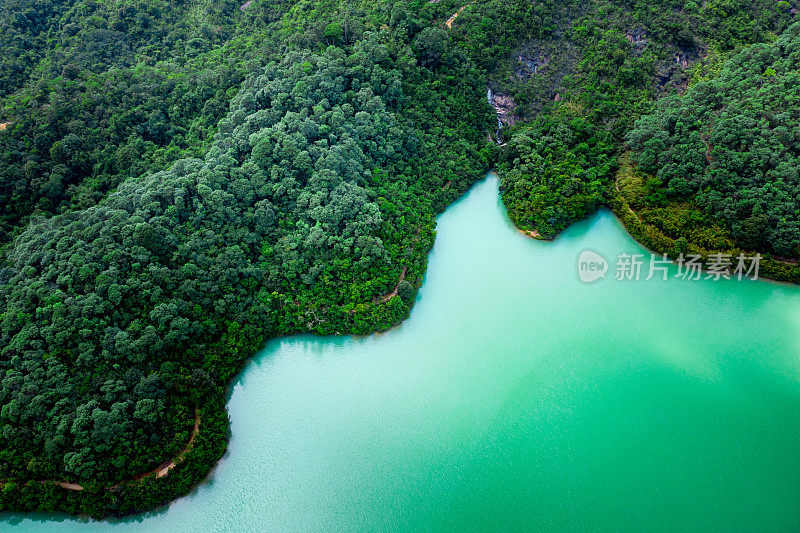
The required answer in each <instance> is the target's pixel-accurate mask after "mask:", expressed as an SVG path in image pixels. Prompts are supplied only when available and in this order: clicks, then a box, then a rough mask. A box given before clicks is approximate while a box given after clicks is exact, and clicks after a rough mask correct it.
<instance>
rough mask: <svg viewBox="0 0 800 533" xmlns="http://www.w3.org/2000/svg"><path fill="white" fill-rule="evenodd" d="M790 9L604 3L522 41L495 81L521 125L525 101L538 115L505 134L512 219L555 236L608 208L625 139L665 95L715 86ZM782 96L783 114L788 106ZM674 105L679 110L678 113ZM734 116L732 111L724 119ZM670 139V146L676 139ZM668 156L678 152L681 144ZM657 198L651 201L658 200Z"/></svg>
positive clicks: (761, 4) (782, 23) (778, 5)
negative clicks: (733, 59)
mask: <svg viewBox="0 0 800 533" xmlns="http://www.w3.org/2000/svg"><path fill="white" fill-rule="evenodd" d="M795 13H796V8H795V7H793V6H792V5H790V4H789V3H788V2H765V1H757V2H743V1H740V2H725V3H720V2H703V3H702V5H700V4H697V3H695V2H669V1H648V2H636V3H628V2H619V3H618V2H610V1H604V2H597V3H593V4H592V5H591V6H585V8H584V12H583V13H582V14H581V15H580V16H574V14H573V17H572V18H568V19H561V23H560V26H559V29H558V30H556V31H554V32H553V33H552V34H551V35H550V36H549V38H544V39H539V40H538V41H533V44H528V45H526V46H521V47H520V48H519V49H518V50H517V51H516V53H515V54H513V59H512V61H511V63H516V64H517V67H516V68H512V69H510V72H511V73H512V74H507V75H506V76H505V80H506V81H505V82H503V83H497V86H498V88H499V89H501V90H503V91H505V92H506V93H507V94H509V95H511V96H512V97H513V98H514V99H515V100H519V105H518V106H517V111H516V112H517V115H518V116H519V118H521V119H524V118H525V113H526V112H527V110H528V109H530V108H531V107H533V108H536V107H537V106H532V105H531V104H530V102H533V103H537V102H538V103H539V105H538V107H540V108H541V111H539V112H538V113H536V114H535V115H534V116H533V117H532V118H531V119H530V120H522V121H521V122H517V123H516V124H511V127H509V128H506V129H505V130H504V131H503V133H502V135H503V140H504V141H507V142H508V148H507V149H506V150H504V151H503V153H502V161H501V169H502V170H503V174H502V178H503V179H502V184H501V190H502V193H503V201H504V203H505V205H506V207H507V208H508V210H509V216H510V217H511V219H512V220H513V221H514V222H515V224H516V225H517V226H519V227H520V228H522V229H525V230H528V231H536V232H538V233H539V234H540V235H541V236H542V237H544V238H552V237H553V236H554V235H555V234H557V233H558V232H559V231H561V230H563V229H564V228H566V227H567V226H568V225H569V224H570V223H571V222H573V221H575V220H578V219H581V218H583V217H585V216H586V215H587V214H589V213H591V212H593V211H594V208H595V207H596V206H597V205H600V204H601V203H609V204H610V203H613V202H612V198H613V196H614V195H615V194H616V191H615V187H614V185H613V181H614V176H615V175H616V171H617V168H618V161H617V156H618V155H619V154H620V153H621V152H622V151H623V150H626V149H627V148H628V147H629V144H628V140H629V138H628V137H626V135H628V134H629V132H630V131H631V130H632V129H633V127H634V122H635V121H636V120H637V119H639V117H642V116H643V115H647V114H649V113H651V112H654V111H655V108H654V106H655V102H657V101H661V99H662V98H664V99H665V100H664V101H665V102H666V101H674V99H676V98H679V95H682V94H683V93H685V92H686V90H687V87H693V86H694V85H695V84H696V83H698V82H699V81H700V80H702V79H705V78H715V79H716V77H717V76H719V75H720V74H721V73H720V72H719V71H720V70H721V68H722V65H723V64H725V61H726V60H727V58H728V57H730V56H731V54H734V53H736V52H737V50H739V49H741V48H742V47H745V46H747V45H749V44H751V43H759V42H761V41H766V40H774V39H775V38H776V35H777V34H778V33H781V32H783V31H784V30H785V29H786V28H787V27H788V26H789V25H790V24H791V22H792V20H794V15H795ZM752 53H755V52H752ZM525 54H528V56H526V55H525ZM565 55H566V56H570V55H571V56H572V57H566V58H565V57H564V56H565ZM514 60H516V61H514ZM532 61H533V62H536V63H537V64H538V69H537V70H538V72H537V74H536V75H535V76H533V77H531V76H529V75H528V74H530V73H529V72H528V73H527V74H526V72H525V71H524V70H521V69H520V65H522V66H525V64H528V63H531V62H532ZM746 61H747V60H746V59H745V58H744V56H743V57H742V58H741V59H740V62H741V63H744V62H746ZM791 61H792V60H791V59H789V58H787V61H786V62H785V63H786V65H785V66H784V67H783V68H784V70H785V69H787V68H789V69H790V68H794V69H795V70H796V69H797V60H796V59H794V67H790V66H789V64H790V63H791ZM734 68H735V67H734ZM765 68H766V67H765ZM507 70H508V69H507ZM763 73H764V71H763V70H762V71H761V72H760V73H759V76H760V75H761V74H763ZM752 81H753V80H752V79H748V80H746V81H743V82H742V83H744V84H746V83H749V82H752ZM490 83H491V80H490ZM728 89H729V88H728V86H726V85H722V86H716V87H714V91H721V92H724V91H727V90H728ZM776 90H777V91H778V93H779V94H783V93H782V92H780V90H779V89H777V88H776ZM721 97H722V95H721V94H719V93H716V96H709V98H710V99H713V98H721ZM666 98H670V100H666ZM726 98H730V96H726ZM733 98H741V96H738V97H733ZM787 98H789V100H788V101H787V102H786V103H785V104H783V105H785V106H786V107H784V109H789V108H790V107H791V106H792V105H793V104H792V103H791V97H789V96H788V95H787ZM680 101H683V102H685V104H684V107H685V108H689V107H691V106H693V105H694V101H693V100H692V99H691V97H690V96H686V97H684V99H683V100H680ZM672 109H673V111H672V112H673V114H674V115H677V114H678V113H681V111H679V110H678V109H677V106H674V105H673V107H672ZM738 109H739V108H738V107H736V106H731V107H729V111H728V112H729V113H736V110H738ZM698 118H699V117H698ZM643 120H646V119H643ZM653 120H658V119H653ZM687 122H688V121H687ZM650 123H653V122H652V120H651V122H650ZM662 123H663V120H662ZM641 127H642V126H641V125H639V126H637V128H641ZM692 127H694V126H692ZM706 129H708V128H706ZM671 134H672V135H673V137H672V138H673V139H678V138H679V136H680V135H681V133H680V132H675V131H673V132H671ZM718 134H722V131H719V132H718ZM534 140H535V141H534ZM673 142H675V141H673ZM659 148H660V147H655V145H653V150H658V149H659ZM670 153H672V154H675V156H674V157H681V156H682V154H681V151H680V149H676V150H674V151H673V152H670ZM695 153H696V152H695ZM735 164H736V163H734V165H735ZM642 170H643V171H646V172H652V171H653V170H654V168H653V167H652V165H651V166H647V167H643V168H642ZM737 172H738V173H739V174H743V173H746V172H747V171H746V169H743V168H737V169H735V170H734V173H737ZM723 179H727V178H723ZM731 186H732V187H735V186H736V185H734V184H733V183H732V184H731ZM652 192H653V193H654V194H652V195H651V196H652V197H653V198H660V197H661V196H663V194H661V193H657V192H655V191H652ZM709 213H710V214H711V216H716V215H717V214H718V213H711V212H709Z"/></svg>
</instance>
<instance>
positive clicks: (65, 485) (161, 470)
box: [0, 407, 200, 492]
mask: <svg viewBox="0 0 800 533" xmlns="http://www.w3.org/2000/svg"><path fill="white" fill-rule="evenodd" d="M198 433H200V409H198V408H197V407H195V408H194V429H193V430H192V434H191V436H190V437H189V442H187V443H186V446H184V447H183V449H182V450H181V451H180V452H179V453H178V455H176V456H175V457H173V458H172V459H170V460H169V461H166V462H164V463H161V464H160V465H158V466H157V467H156V468H154V469H152V470H149V471H147V472H144V473H143V474H139V475H138V476H135V477H133V478H131V479H127V480H125V481H120V482H119V483H115V484H114V485H111V486H109V487H106V490H108V491H115V490H118V489H119V488H120V487H121V486H122V484H123V483H129V482H132V481H133V482H136V481H141V480H143V479H145V478H148V477H151V476H155V477H156V478H161V477H164V476H166V475H167V474H169V471H170V470H172V469H173V468H175V467H176V466H178V464H180V462H181V461H182V460H183V458H184V457H185V456H186V454H187V453H189V450H191V449H192V445H193V444H194V439H195V438H196V437H197V434H198ZM10 482H11V481H10V480H8V479H0V485H5V484H7V483H10ZM39 483H41V484H42V485H58V486H59V487H61V488H62V489H65V490H72V491H75V492H80V491H82V490H83V486H82V485H79V484H78V483H70V482H68V481H56V480H54V479H42V480H39Z"/></svg>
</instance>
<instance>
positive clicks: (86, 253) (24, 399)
mask: <svg viewBox="0 0 800 533" xmlns="http://www.w3.org/2000/svg"><path fill="white" fill-rule="evenodd" d="M393 18H394V19H395V21H396V22H397V24H395V27H394V28H388V27H387V28H384V29H383V30H377V31H373V32H365V33H364V34H363V35H361V39H360V40H358V41H357V42H355V43H354V44H352V45H350V46H345V45H344V43H341V42H340V43H339V44H340V46H339V47H337V46H333V45H330V46H328V47H327V48H325V49H324V50H323V51H320V52H318V53H315V52H312V51H306V50H303V49H302V47H301V48H297V47H295V48H296V50H295V51H291V48H292V47H291V46H290V47H289V48H288V49H287V51H286V53H284V54H282V57H281V59H280V60H278V61H272V62H270V63H269V64H267V65H266V66H265V67H264V68H263V69H259V72H258V73H255V74H252V75H250V76H248V77H247V78H246V79H245V81H244V82H243V83H242V84H241V87H240V88H239V90H238V92H237V94H236V96H235V97H234V98H233V99H232V100H231V104H230V109H229V110H228V111H227V113H226V114H225V115H224V117H223V118H222V120H221V121H220V122H219V124H218V125H216V130H217V133H216V135H215V138H214V141H213V143H211V146H210V148H209V149H208V150H207V152H206V153H205V155H204V157H202V158H183V159H179V160H177V161H176V162H175V163H173V164H172V165H171V166H170V167H169V168H168V169H167V170H162V171H159V172H155V173H151V174H145V175H143V176H140V177H132V178H128V179H126V180H124V181H122V182H121V184H120V185H119V186H118V187H117V188H116V189H114V190H113V191H111V192H110V193H108V194H107V195H106V197H105V198H103V199H101V200H99V202H98V203H97V204H96V205H91V206H90V207H86V208H83V209H69V210H67V211H65V212H63V213H61V214H58V215H56V216H51V217H47V218H42V217H40V218H36V219H34V220H32V221H31V222H30V223H29V224H27V225H26V226H25V228H24V230H22V232H21V233H20V234H19V235H18V236H17V237H16V238H15V239H14V241H13V243H12V244H10V245H9V246H7V248H6V250H5V257H4V262H3V265H2V268H1V269H0V280H1V281H2V286H0V304H1V305H2V309H3V312H2V315H0V341H1V346H2V348H1V350H2V351H0V355H1V357H0V366H2V369H3V370H2V387H1V388H0V405H2V409H1V410H0V426H2V433H1V434H0V455H2V458H3V461H2V470H0V479H3V480H13V483H12V484H11V485H7V486H6V488H7V490H5V491H4V492H3V494H4V496H3V500H2V505H3V507H5V508H43V509H49V508H54V506H56V507H61V508H64V509H68V510H73V511H74V510H75V509H76V507H75V506H78V507H77V509H78V510H79V511H80V512H88V513H93V514H106V513H119V512H127V511H130V510H132V509H137V508H142V507H147V506H151V505H154V504H156V503H160V502H161V501H164V500H165V499H168V498H169V497H174V496H175V493H174V491H175V490H178V489H177V488H176V487H181V488H180V490H182V491H184V489H185V490H188V487H189V486H190V483H188V484H187V482H185V481H186V480H185V479H184V478H185V477H186V476H189V478H191V479H192V480H194V481H197V474H198V472H201V471H204V470H203V468H205V469H206V470H207V469H208V468H209V467H210V466H211V465H212V464H213V462H214V461H215V460H216V459H217V458H218V457H219V454H221V453H222V451H223V450H224V443H225V439H226V435H225V433H224V432H222V431H219V429H220V428H219V427H218V424H216V425H213V424H210V423H209V426H206V425H205V422H204V425H203V426H202V427H203V428H206V427H210V428H212V429H211V433H210V436H209V434H204V438H205V439H209V438H211V439H212V441H211V442H210V443H208V445H207V446H205V447H201V448H199V449H198V451H196V452H195V454H194V455H193V459H192V460H195V461H200V462H201V464H202V465H203V468H199V469H198V467H196V466H192V467H190V468H188V467H187V468H184V469H183V470H178V471H177V473H176V474H170V476H168V477H169V478H173V477H176V479H177V481H174V480H173V481H169V482H166V483H168V486H169V487H172V488H171V489H169V490H167V489H158V490H155V489H153V490H149V489H148V490H144V489H143V488H142V487H141V486H138V485H137V484H135V483H134V484H129V485H130V486H129V485H126V489H125V491H122V492H119V491H116V492H115V496H114V498H108V497H107V495H106V493H105V492H104V491H106V488H107V487H109V486H112V485H114V484H115V483H117V482H120V481H125V480H130V479H132V478H134V477H135V476H137V475H138V474H140V473H142V472H146V471H147V470H149V469H151V468H153V467H155V466H156V465H158V464H160V463H162V462H163V461H165V460H168V459H169V458H170V457H173V456H174V455H175V454H176V453H177V452H178V451H179V450H180V449H181V448H182V447H183V446H184V445H185V444H186V440H187V435H188V433H189V432H190V431H191V428H192V425H193V422H194V407H195V405H197V406H198V408H200V409H201V412H203V413H208V412H209V402H213V409H216V410H219V409H221V408H222V407H223V406H222V404H221V402H219V401H218V400H214V399H215V398H217V399H218V398H221V397H222V396H223V395H224V390H225V388H226V387H227V384H228V382H229V380H230V379H231V377H233V376H234V375H235V373H236V372H238V371H239V369H240V368H241V366H242V363H243V361H244V360H245V358H246V357H248V356H250V355H251V354H252V353H254V352H255V350H256V349H258V347H260V346H261V345H262V343H263V341H264V339H265V338H267V337H270V336H274V335H282V334H291V333H297V332H314V333H319V334H332V333H360V334H364V333H369V332H372V331H376V330H382V329H386V328H388V327H390V326H391V325H393V324H396V323H397V322H399V321H400V320H402V319H403V318H405V316H407V314H408V312H409V308H410V305H411V303H412V302H413V299H414V296H415V293H416V288H417V287H418V285H419V283H420V282H421V278H422V275H423V273H424V269H425V264H426V256H427V253H428V251H429V250H430V247H431V246H432V243H433V235H434V219H435V215H436V214H437V213H438V212H440V211H441V210H442V209H443V208H444V207H446V206H447V205H448V204H449V203H450V202H451V201H452V200H453V199H455V198H456V197H458V196H459V195H460V194H461V193H463V191H465V190H466V188H467V187H468V186H469V185H470V184H471V183H472V182H473V181H474V179H476V178H477V177H478V176H480V175H482V173H483V172H485V170H486V169H487V168H488V167H489V166H490V165H491V164H492V161H493V159H494V157H495V155H494V154H495V150H494V149H493V148H492V147H491V145H489V143H488V141H487V139H486V136H485V131H486V128H487V126H488V125H489V124H490V123H491V116H490V109H489V107H488V106H486V105H480V104H481V103H482V102H483V100H482V97H483V93H484V85H483V83H484V82H483V76H482V74H481V71H480V70H478V69H477V68H476V67H475V66H474V65H473V64H472V63H471V62H470V61H469V60H468V59H467V58H466V57H465V56H464V55H463V54H461V53H460V52H458V51H456V50H453V49H452V46H451V45H450V43H449V39H447V38H446V37H447V36H446V35H445V39H444V43H443V47H442V48H441V49H440V50H439V49H437V50H431V49H429V48H428V47H425V46H423V44H422V43H421V42H420V39H423V38H424V37H421V38H420V37H418V33H419V32H418V33H414V32H409V31H408V30H407V27H403V25H401V24H399V22H400V21H402V20H405V21H408V20H410V21H411V22H413V24H414V25H415V26H416V27H417V28H419V29H421V28H422V24H420V23H419V22H418V21H416V20H415V19H414V18H413V17H412V16H411V15H410V14H408V13H407V12H404V11H402V10H395V13H394V15H393ZM419 35H421V33H419ZM320 44H322V43H320ZM206 96H207V97H208V98H209V100H207V101H206V102H208V101H210V100H213V99H214V96H213V94H210V93H207V94H206ZM150 97H151V98H154V99H156V100H157V99H158V95H152V94H151V95H150ZM475 102H478V103H479V105H475ZM199 105H200V104H199V103H196V106H199ZM207 105H208V104H207V103H206V104H204V105H203V107H205V106H207ZM189 107H191V106H189ZM59 124H60V123H59ZM170 127H174V126H173V125H171V126H170ZM12 137H13V138H14V139H17V140H24V139H25V138H26V137H25V134H24V132H12ZM137 139H141V137H137ZM401 273H404V278H405V279H404V281H403V283H398V282H399V281H400V277H401ZM395 287H397V289H398V290H397V293H398V295H397V296H393V297H386V296H384V295H387V294H388V295H391V294H392V293H393V291H394V289H395ZM208 416H209V420H214V419H215V417H218V415H213V414H210V415H208ZM204 431H205V429H204ZM201 434H203V431H201ZM187 460H188V459H187ZM184 471H185V472H186V474H182V473H181V472H184ZM189 478H186V479H189ZM27 480H31V483H28V484H27V485H26V487H27V488H26V489H24V490H23V493H24V494H25V495H27V496H21V495H20V493H19V492H18V491H15V490H13V487H17V488H19V487H21V485H20V484H24V483H25V482H26V481H27ZM39 480H58V481H71V482H78V483H81V484H82V485H86V486H89V487H95V488H96V490H95V491H94V494H95V496H94V497H89V496H87V495H86V494H83V495H80V496H77V495H75V494H70V491H67V490H64V489H61V488H60V487H57V486H54V485H52V484H44V485H43V484H41V483H38V481H39ZM181 480H183V481H181ZM157 483H158V481H157V480H152V481H147V486H149V485H150V484H157ZM9 487H11V488H9ZM20 490H22V489H20ZM106 492H108V491H106ZM87 494H88V493H87ZM148 494H149V496H148ZM26 498H27V499H26ZM24 502H27V503H24Z"/></svg>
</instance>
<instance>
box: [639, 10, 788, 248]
mask: <svg viewBox="0 0 800 533" xmlns="http://www.w3.org/2000/svg"><path fill="white" fill-rule="evenodd" d="M799 54H800V25H794V26H792V27H791V28H789V29H788V30H787V31H786V32H784V33H783V35H782V36H781V37H780V38H779V39H778V40H776V41H775V42H773V43H771V44H761V45H754V46H751V47H748V48H745V49H744V50H742V51H741V52H739V53H737V54H735V55H734V56H732V57H731V58H730V60H729V61H728V62H727V63H726V64H725V66H724V68H723V69H722V71H721V72H720V74H719V76H718V77H715V78H712V79H710V80H705V81H701V82H699V83H697V84H695V85H694V86H692V87H691V88H690V89H689V91H688V92H687V93H686V94H685V95H684V96H681V97H677V96H676V97H672V98H667V99H665V100H663V101H661V102H660V103H659V106H658V108H657V110H656V111H655V112H654V113H653V114H652V115H648V116H646V117H643V118H642V119H641V120H639V121H637V123H636V127H635V128H634V129H633V131H631V132H630V134H629V135H628V140H629V142H630V144H631V146H632V147H633V148H634V150H635V151H636V153H635V157H636V161H637V162H638V164H639V168H640V169H641V170H642V171H643V172H646V173H650V174H653V175H655V176H656V177H657V185H658V187H657V189H658V190H660V191H663V193H664V194H666V196H667V197H669V198H671V199H672V200H673V202H679V201H686V200H690V201H691V202H693V203H695V204H697V205H698V206H699V207H701V208H702V209H703V211H704V213H705V214H707V215H708V216H709V217H710V218H712V219H713V220H715V221H719V222H720V223H722V224H724V225H725V226H726V227H727V228H728V229H729V230H730V231H731V233H732V235H733V237H734V238H735V240H736V242H737V243H738V244H739V245H740V246H742V247H744V248H747V249H755V250H762V251H763V250H768V251H773V252H775V253H777V254H779V255H781V256H790V257H796V256H797V255H798V251H800V250H799V249H798V247H800V203H798V198H800V179H798V168H800V160H799V159H798V157H800V138H798V136H797V134H796V133H797V131H800V117H798V115H797V108H798V106H800V89H798V87H800V72H798V70H797V65H798V57H800V56H799Z"/></svg>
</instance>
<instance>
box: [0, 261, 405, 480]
mask: <svg viewBox="0 0 800 533" xmlns="http://www.w3.org/2000/svg"><path fill="white" fill-rule="evenodd" d="M404 273H405V272H404ZM198 433H200V410H199V409H197V408H196V407H195V410H194V429H193V430H192V434H191V436H190V437H189V442H187V443H186V446H184V447H183V449H182V450H181V451H180V452H179V453H178V455H176V456H175V457H173V458H172V459H170V460H169V461H166V462H164V463H161V464H160V465H158V466H157V467H156V468H154V469H152V470H149V471H147V472H144V473H142V474H139V475H138V476H136V477H133V478H131V479H128V480H125V481H121V482H119V483H116V484H114V485H111V486H110V487H106V490H109V491H114V490H117V489H118V488H119V487H120V486H121V485H122V484H123V483H128V482H131V481H141V480H143V479H145V478H148V477H151V476H155V477H156V478H161V477H164V476H166V475H167V474H169V471H170V470H172V469H173V468H175V467H176V466H178V464H180V462H181V461H182V460H183V458H184V457H185V456H186V454H187V453H189V450H191V449H192V445H193V444H194V440H195V438H196V437H197V434H198ZM10 482H11V480H8V479H0V485H5V484H7V483H10ZM39 483H41V484H42V485H58V486H59V487H61V488H62V489H65V490H71V491H75V492H80V491H82V490H83V486H82V485H79V484H78V483H70V482H68V481H56V480H54V479H41V480H39Z"/></svg>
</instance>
